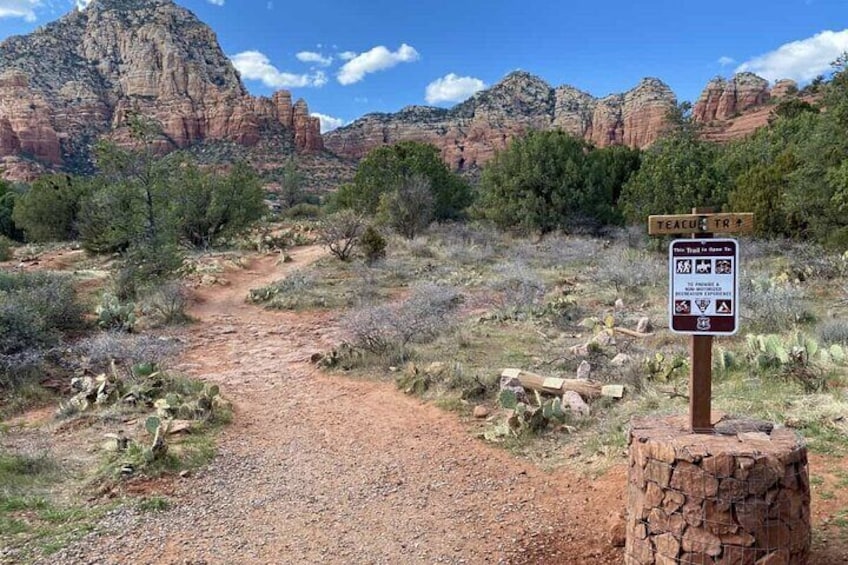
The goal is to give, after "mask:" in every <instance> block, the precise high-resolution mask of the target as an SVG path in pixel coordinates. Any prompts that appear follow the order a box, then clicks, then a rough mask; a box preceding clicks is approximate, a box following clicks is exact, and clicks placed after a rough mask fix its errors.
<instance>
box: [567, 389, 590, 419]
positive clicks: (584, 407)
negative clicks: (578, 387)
mask: <svg viewBox="0 0 848 565" xmlns="http://www.w3.org/2000/svg"><path fill="white" fill-rule="evenodd" d="M562 403H563V404H564V405H566V406H568V408H569V410H571V411H572V412H574V413H575V414H579V415H580V416H588V415H589V412H590V410H589V405H588V404H586V401H585V400H583V397H582V396H580V394H579V393H577V392H574V391H573V390H567V391H565V394H563V395H562Z"/></svg>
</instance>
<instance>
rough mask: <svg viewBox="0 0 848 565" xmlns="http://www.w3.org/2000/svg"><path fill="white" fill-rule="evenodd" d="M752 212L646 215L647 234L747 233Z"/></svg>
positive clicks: (751, 221) (750, 224)
mask: <svg viewBox="0 0 848 565" xmlns="http://www.w3.org/2000/svg"><path fill="white" fill-rule="evenodd" d="M752 231H754V214H750V213H742V214H732V213H731V214H676V215H671V216H648V234H650V235H673V234H702V233H749V232H752Z"/></svg>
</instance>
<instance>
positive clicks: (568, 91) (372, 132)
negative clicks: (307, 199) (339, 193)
mask: <svg viewBox="0 0 848 565" xmlns="http://www.w3.org/2000/svg"><path fill="white" fill-rule="evenodd" d="M675 104H676V99H675V97H674V94H673V93H672V92H671V90H670V89H669V88H668V87H667V86H666V85H665V84H663V83H662V82H661V81H659V80H657V79H645V80H644V81H642V82H641V83H640V84H639V85H638V86H637V87H636V88H634V89H633V90H631V91H630V92H628V93H626V94H621V95H612V96H608V97H606V98H604V99H602V100H597V99H596V98H594V97H592V96H591V95H589V94H587V93H585V92H581V91H579V90H577V89H575V88H572V87H570V86H561V87H559V88H557V89H552V88H551V87H550V86H549V85H548V84H547V83H545V82H544V81H542V80H541V79H539V78H538V77H535V76H533V75H530V74H528V73H524V72H516V73H512V74H510V75H508V76H507V77H506V78H505V79H504V80H503V81H501V82H500V83H498V84H497V85H495V86H493V87H492V88H490V89H488V90H484V91H481V92H478V93H477V94H475V95H474V96H472V97H471V98H470V99H468V100H467V101H465V102H463V103H462V104H459V105H458V106H455V107H454V108H452V109H450V110H445V109H442V108H430V107H424V106H410V107H408V108H405V109H403V110H401V111H400V112H398V113H396V114H369V115H368V116H365V117H363V118H361V119H359V120H356V121H355V122H353V123H352V124H350V125H349V126H346V127H344V128H340V129H337V130H335V131H332V132H330V133H328V134H326V135H325V136H324V143H325V145H326V146H327V148H328V149H329V150H331V151H333V152H334V153H336V154H338V155H342V156H345V157H350V158H353V159H359V158H361V157H363V156H364V155H366V154H367V153H368V152H369V151H370V150H372V149H374V148H375V147H379V146H381V145H385V144H390V143H396V142H398V141H406V140H415V141H423V142H427V143H432V144H433V145H435V146H437V147H439V149H440V150H441V152H442V158H443V159H444V161H445V162H446V163H447V164H448V165H449V166H451V167H453V168H454V169H458V170H464V169H469V168H473V167H477V166H480V165H483V164H484V163H486V161H488V160H490V159H491V158H492V157H493V156H494V154H495V152H496V151H498V150H501V149H503V148H505V147H506V146H507V144H508V143H509V141H510V140H511V139H513V138H515V137H517V136H520V135H524V134H525V133H527V132H528V131H530V130H547V129H554V128H559V129H563V130H564V131H568V132H570V133H573V134H574V135H577V136H580V137H583V138H584V139H586V140H588V141H591V142H593V143H595V144H596V145H598V146H601V147H603V146H607V145H612V144H622V143H624V144H628V145H631V146H634V147H645V146H647V145H650V144H651V143H653V142H654V141H655V140H656V139H657V137H658V136H659V135H660V133H661V131H662V129H663V125H664V124H665V118H666V115H667V113H668V111H669V110H670V109H671V108H673V107H674V105H675Z"/></svg>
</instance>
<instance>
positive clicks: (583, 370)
mask: <svg viewBox="0 0 848 565" xmlns="http://www.w3.org/2000/svg"><path fill="white" fill-rule="evenodd" d="M591 374H592V365H590V364H589V362H588V361H586V360H585V359H584V360H583V361H581V362H580V366H579V367H577V378H578V379H583V380H589V375H591Z"/></svg>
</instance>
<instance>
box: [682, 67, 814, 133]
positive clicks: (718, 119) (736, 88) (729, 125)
mask: <svg viewBox="0 0 848 565" xmlns="http://www.w3.org/2000/svg"><path fill="white" fill-rule="evenodd" d="M793 96H799V91H798V83H796V82H795V81H793V80H789V79H784V80H779V81H777V82H775V83H774V86H770V85H769V82H768V81H767V80H766V79H764V78H760V77H758V76H757V75H755V74H752V73H739V74H737V75H735V76H734V77H733V78H731V79H724V78H721V77H717V78H714V79H713V80H711V81H710V82H709V83H707V86H706V88H704V90H703V92H701V96H700V98H698V101H697V102H696V104H695V107H694V108H693V111H692V117H693V118H694V120H695V121H696V122H698V123H700V124H701V135H702V136H703V137H704V138H705V139H709V140H711V141H719V142H725V141H731V140H733V139H739V138H743V137H747V136H749V135H751V134H752V133H753V132H755V131H756V130H758V129H759V128H761V127H765V126H766V125H768V122H769V118H770V117H771V116H772V110H773V108H774V106H773V105H772V104H771V103H772V102H779V101H780V100H782V99H785V98H789V97H793Z"/></svg>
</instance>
